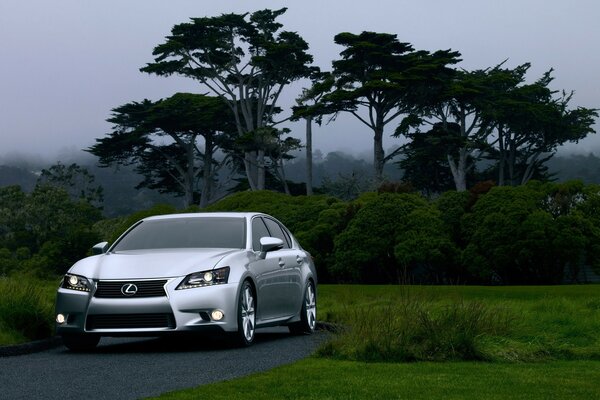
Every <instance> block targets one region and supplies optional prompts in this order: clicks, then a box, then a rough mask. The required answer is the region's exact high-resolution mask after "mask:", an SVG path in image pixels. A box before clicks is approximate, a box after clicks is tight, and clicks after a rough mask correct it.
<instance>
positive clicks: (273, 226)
mask: <svg viewBox="0 0 600 400" xmlns="http://www.w3.org/2000/svg"><path fill="white" fill-rule="evenodd" d="M263 219H264V221H265V224H266V225H267V228H268V229H269V233H270V234H271V236H272V237H276V238H278V239H281V240H282V241H283V243H284V246H283V249H281V250H278V251H274V252H273V253H272V254H270V255H271V256H272V257H274V258H276V259H277V265H278V266H279V272H278V274H277V287H276V288H275V289H274V291H275V294H274V295H275V297H276V298H277V299H278V302H277V305H276V310H275V312H276V313H277V314H278V315H279V316H281V317H287V316H291V315H293V314H296V313H297V312H298V310H299V309H300V308H299V307H300V306H299V305H300V299H301V298H302V290H303V285H302V282H301V279H302V275H301V271H300V265H301V262H300V261H299V260H301V258H300V257H299V250H298V249H293V248H292V247H291V246H292V241H291V239H290V237H289V236H288V235H287V234H286V233H285V230H284V228H283V227H282V226H281V225H280V224H279V223H278V222H277V221H275V220H274V219H271V218H268V217H264V218H263Z"/></svg>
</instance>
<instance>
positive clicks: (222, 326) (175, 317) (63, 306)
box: [56, 278, 238, 336]
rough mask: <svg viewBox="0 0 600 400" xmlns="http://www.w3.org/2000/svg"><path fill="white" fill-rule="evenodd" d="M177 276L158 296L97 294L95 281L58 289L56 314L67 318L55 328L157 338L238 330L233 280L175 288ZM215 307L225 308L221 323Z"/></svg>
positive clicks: (59, 332)
mask: <svg viewBox="0 0 600 400" xmlns="http://www.w3.org/2000/svg"><path fill="white" fill-rule="evenodd" d="M181 279H182V278H172V279H168V280H167V283H166V284H165V285H164V289H165V293H166V296H161V297H140V298H136V297H123V298H101V297H95V296H94V293H95V292H96V289H97V282H93V287H92V289H91V291H90V292H81V291H75V290H70V289H65V288H62V287H61V288H59V289H58V293H57V299H56V315H58V314H62V315H63V316H65V322H64V323H62V324H59V323H57V324H56V332H57V334H59V335H64V334H75V333H85V332H89V333H95V334H100V335H103V336H131V335H140V336H155V335H161V334H168V333H172V332H203V331H207V332H210V331H214V330H222V331H226V332H233V331H236V330H237V293H238V288H237V286H238V285H237V283H227V284H221V285H213V286H205V287H199V288H193V289H183V290H175V288H176V287H177V285H178V284H179V282H180V281H181ZM119 282H123V283H127V282H126V281H119ZM214 310H220V311H222V312H223V315H224V317H223V318H222V319H221V320H220V321H214V320H212V318H211V317H210V316H211V312H212V311H214ZM157 321H158V322H157ZM162 321H165V322H164V323H163V322H162Z"/></svg>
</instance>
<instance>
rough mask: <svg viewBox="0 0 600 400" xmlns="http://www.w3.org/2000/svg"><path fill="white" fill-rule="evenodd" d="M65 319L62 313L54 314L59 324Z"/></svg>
mask: <svg viewBox="0 0 600 400" xmlns="http://www.w3.org/2000/svg"><path fill="white" fill-rule="evenodd" d="M65 320H66V318H65V316H64V315H62V314H58V315H57V316H56V322H57V323H59V324H64V323H65Z"/></svg>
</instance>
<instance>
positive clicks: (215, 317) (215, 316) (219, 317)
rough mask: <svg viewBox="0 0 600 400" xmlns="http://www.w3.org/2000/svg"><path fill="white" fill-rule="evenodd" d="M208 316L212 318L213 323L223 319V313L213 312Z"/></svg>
mask: <svg viewBox="0 0 600 400" xmlns="http://www.w3.org/2000/svg"><path fill="white" fill-rule="evenodd" d="M210 316H211V317H212V319H213V321H220V320H222V319H223V311H221V310H214V311H213V312H212V313H210Z"/></svg>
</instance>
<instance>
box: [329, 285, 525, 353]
mask: <svg viewBox="0 0 600 400" xmlns="http://www.w3.org/2000/svg"><path fill="white" fill-rule="evenodd" d="M512 320H513V317H512V315H511V314H510V313H509V312H508V311H507V310H505V309H500V308H497V307H490V306H487V305H485V304H484V303H482V302H478V301H458V302H452V303H439V302H433V301H430V300H427V299H424V298H416V297H415V296H413V295H408V296H405V297H403V298H402V300H401V301H400V302H395V303H392V302H389V303H387V304H385V305H380V306H377V307H368V308H367V307H360V308H355V309H353V310H352V311H348V310H346V312H344V313H343V315H342V317H341V318H340V321H339V322H340V323H341V324H342V326H343V327H344V328H342V332H341V333H340V334H339V335H338V336H337V337H335V338H334V339H333V340H332V341H330V342H329V343H327V344H326V345H325V346H323V347H322V348H321V349H319V351H318V354H319V355H320V356H325V357H333V358H341V359H349V360H355V361H367V362H381V361H385V362H403V361H447V360H488V359H491V358H492V357H493V355H492V354H488V353H487V352H486V348H485V345H484V344H485V341H486V340H487V339H489V338H493V337H496V336H503V335H508V334H509V333H510V331H511V323H512Z"/></svg>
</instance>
